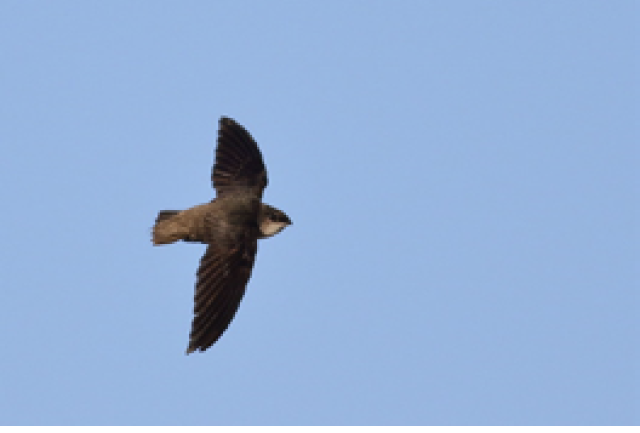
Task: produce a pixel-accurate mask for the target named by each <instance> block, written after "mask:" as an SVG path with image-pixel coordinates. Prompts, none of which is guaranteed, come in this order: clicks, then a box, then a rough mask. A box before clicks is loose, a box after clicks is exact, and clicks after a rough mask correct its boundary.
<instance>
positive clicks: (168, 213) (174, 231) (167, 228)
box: [153, 210, 188, 245]
mask: <svg viewBox="0 0 640 433" xmlns="http://www.w3.org/2000/svg"><path fill="white" fill-rule="evenodd" d="M179 214H180V211H177V210H163V211H160V212H159V213H158V217H157V218H156V223H155V225H154V226H153V245H163V244H171V243H173V242H175V241H179V240H180V239H184V237H185V236H186V235H187V234H188V233H187V231H186V229H185V227H184V226H183V225H182V224H180V221H179V219H178V218H175V217H176V216H177V215H179Z"/></svg>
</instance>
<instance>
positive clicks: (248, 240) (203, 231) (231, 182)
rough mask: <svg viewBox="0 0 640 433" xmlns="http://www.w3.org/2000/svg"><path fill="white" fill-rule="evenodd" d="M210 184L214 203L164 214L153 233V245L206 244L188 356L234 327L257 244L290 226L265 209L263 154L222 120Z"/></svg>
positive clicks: (245, 135)
mask: <svg viewBox="0 0 640 433" xmlns="http://www.w3.org/2000/svg"><path fill="white" fill-rule="evenodd" d="M211 180H212V182H213V187H214V188H215V190H216V198H215V199H213V200H212V201H211V202H210V203H205V204H201V205H198V206H194V207H192V208H191V209H187V210H184V211H172V210H170V211H167V210H165V211H161V212H160V213H158V217H157V219H156V223H155V226H154V227H153V244H154V245H164V244H170V243H173V242H176V241H180V240H182V241H186V242H200V243H203V244H207V250H206V251H205V253H204V255H203V256H202V258H201V259H200V267H199V268H198V272H197V278H196V290H195V307H194V313H195V317H194V319H193V323H192V326H191V334H190V336H189V347H188V348H187V354H189V353H191V352H194V351H196V350H200V351H201V352H204V351H205V350H207V349H208V348H209V347H211V345H213V344H214V343H215V342H216V341H218V339H219V338H220V336H221V335H222V334H223V333H224V331H225V330H226V329H227V328H228V327H229V324H230V323H231V320H232V319H233V317H234V315H235V314H236V311H237V310H238V306H239V305H240V301H241V300H242V297H243V296H244V292H245V288H246V286H247V282H248V281H249V277H250V276H251V270H252V269H253V262H254V260H255V256H256V251H257V248H258V239H263V238H268V237H270V236H273V235H275V234H277V233H279V232H280V231H282V230H283V229H284V228H285V227H286V226H288V225H290V224H291V220H290V219H289V217H288V216H287V215H286V214H285V213H284V212H282V211H281V210H279V209H276V208H274V207H273V206H269V205H268V204H265V203H262V193H263V191H264V189H265V187H266V186H267V170H266V168H265V166H264V162H263V161H262V154H261V153H260V149H258V145H257V144H256V142H255V140H254V139H253V138H252V137H251V135H250V134H249V132H247V130H246V129H244V128H243V127H242V126H240V125H239V124H238V123H236V122H235V121H234V120H233V119H230V118H228V117H222V118H221V119H220V129H219V131H218V147H217V149H216V156H215V163H214V165H213V171H212V174H211Z"/></svg>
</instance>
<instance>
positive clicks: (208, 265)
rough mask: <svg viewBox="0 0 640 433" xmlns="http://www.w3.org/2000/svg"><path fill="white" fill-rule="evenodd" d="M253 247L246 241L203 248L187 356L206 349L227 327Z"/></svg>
mask: <svg viewBox="0 0 640 433" xmlns="http://www.w3.org/2000/svg"><path fill="white" fill-rule="evenodd" d="M257 247H258V243H257V239H249V238H247V240H246V241H245V242H242V243H240V244H238V245H237V246H235V247H232V248H227V247H224V246H217V245H213V244H211V245H209V246H208V247H207V250H206V251H205V253H204V255H203V256H202V259H200V267H199V268H198V273H197V280H196V294H195V307H194V313H195V317H194V319H193V323H192V325H191V334H190V336H189V348H188V349H187V353H191V352H194V351H196V350H200V351H201V352H203V351H205V350H207V349H208V348H209V347H211V345H212V344H213V343H215V342H216V341H218V339H219V338H220V336H221V335H222V334H223V333H224V331H225V330H226V329H227V328H228V327H229V324H230V323H231V320H233V316H234V315H235V314H236V311H237V310H238V306H239V305H240V301H241V300H242V297H243V296H244V292H245V288H246V286H247V281H248V280H249V277H250V276H251V270H252V268H253V262H254V259H255V256H256V250H257Z"/></svg>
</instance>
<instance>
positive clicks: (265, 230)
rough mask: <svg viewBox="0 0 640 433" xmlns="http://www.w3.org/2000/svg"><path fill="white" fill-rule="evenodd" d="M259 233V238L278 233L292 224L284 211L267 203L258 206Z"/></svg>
mask: <svg viewBox="0 0 640 433" xmlns="http://www.w3.org/2000/svg"><path fill="white" fill-rule="evenodd" d="M259 224H260V233H261V236H260V238H261V239H264V238H268V237H271V236H273V235H275V234H278V233H280V232H281V231H282V230H283V229H284V228H285V227H287V226H290V225H291V224H293V223H292V222H291V220H290V219H289V217H288V216H287V214H286V213H284V212H282V211H281V210H280V209H276V208H275V207H273V206H269V205H268V204H264V203H263V204H262V206H261V207H260V220H259Z"/></svg>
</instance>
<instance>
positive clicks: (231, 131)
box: [211, 117, 267, 198]
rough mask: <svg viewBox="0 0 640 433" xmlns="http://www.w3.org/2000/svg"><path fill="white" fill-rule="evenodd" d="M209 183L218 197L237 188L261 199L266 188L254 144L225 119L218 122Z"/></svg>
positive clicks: (237, 126) (246, 135)
mask: <svg viewBox="0 0 640 433" xmlns="http://www.w3.org/2000/svg"><path fill="white" fill-rule="evenodd" d="M211 181H212V182H213V187H214V188H215V189H216V191H217V194H218V196H223V195H224V194H225V193H227V192H229V191H232V190H233V189H234V188H239V189H242V190H245V191H246V189H251V190H253V191H254V192H255V195H256V196H257V197H259V198H262V192H263V191H264V189H265V188H266V186H267V169H266V168H265V166H264V162H263V161H262V154H261V153H260V149H259V148H258V145H257V143H256V142H255V140H254V139H253V137H251V134H249V132H247V130H246V129H244V128H243V127H242V126H241V125H239V124H238V123H236V121H235V120H233V119H230V118H228V117H222V118H221V119H220V129H219V130H218V146H217V148H216V160H215V163H214V165H213V170H212V172H211Z"/></svg>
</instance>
